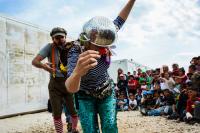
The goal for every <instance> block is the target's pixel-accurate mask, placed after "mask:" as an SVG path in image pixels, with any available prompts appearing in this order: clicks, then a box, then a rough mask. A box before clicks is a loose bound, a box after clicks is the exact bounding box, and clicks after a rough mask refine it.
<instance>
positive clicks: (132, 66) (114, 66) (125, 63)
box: [108, 59, 150, 83]
mask: <svg viewBox="0 0 200 133" xmlns="http://www.w3.org/2000/svg"><path fill="white" fill-rule="evenodd" d="M119 68H121V69H122V70H123V71H124V74H127V72H130V73H131V74H133V71H137V69H138V68H141V69H142V70H148V69H150V68H149V67H147V66H145V65H141V64H139V63H137V62H134V61H133V60H128V59H121V60H114V61H112V62H111V65H110V68H109V69H108V73H109V75H110V77H111V78H112V79H113V80H114V82H115V83H116V82H117V70H118V69H119Z"/></svg>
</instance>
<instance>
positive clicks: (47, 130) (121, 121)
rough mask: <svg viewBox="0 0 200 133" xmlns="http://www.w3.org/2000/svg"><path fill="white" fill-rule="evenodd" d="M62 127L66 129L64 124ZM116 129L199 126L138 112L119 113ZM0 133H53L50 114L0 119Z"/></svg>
mask: <svg viewBox="0 0 200 133" xmlns="http://www.w3.org/2000/svg"><path fill="white" fill-rule="evenodd" d="M63 120H64V116H63ZM64 126H65V127H64V128H66V124H65V123H64ZM118 127H119V133H200V124H194V125H188V124H185V123H176V122H175V121H170V120H167V119H166V118H163V117H145V116H142V115H141V114H140V113H139V112H138V111H133V112H119V113H118ZM79 128H80V124H79ZM80 129H81V128H80ZM0 133H54V128H53V122H52V119H51V114H50V113H48V112H42V113H37V114H29V115H23V116H17V117H12V118H7V119H0Z"/></svg>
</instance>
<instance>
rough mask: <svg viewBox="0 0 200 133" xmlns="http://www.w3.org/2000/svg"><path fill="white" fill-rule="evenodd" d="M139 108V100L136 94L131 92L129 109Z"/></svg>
mask: <svg viewBox="0 0 200 133" xmlns="http://www.w3.org/2000/svg"><path fill="white" fill-rule="evenodd" d="M136 108H137V101H136V99H135V95H134V94H132V93H129V110H136Z"/></svg>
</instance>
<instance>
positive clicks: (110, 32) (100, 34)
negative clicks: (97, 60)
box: [83, 16, 117, 47]
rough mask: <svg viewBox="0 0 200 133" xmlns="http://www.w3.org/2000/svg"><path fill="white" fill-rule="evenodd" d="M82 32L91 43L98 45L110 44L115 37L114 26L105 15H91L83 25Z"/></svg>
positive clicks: (105, 45)
mask: <svg viewBox="0 0 200 133" xmlns="http://www.w3.org/2000/svg"><path fill="white" fill-rule="evenodd" d="M83 33H85V35H86V39H88V40H89V41H90V42H91V43H92V44H94V45H97V46H100V47H108V46H111V45H112V43H113V42H114V41H115V40H116V38H117V31H116V27H115V25H114V23H113V21H111V20H110V19H108V18H106V17H101V16H97V17H93V18H92V19H90V20H89V21H88V22H86V23H85V24H84V26H83Z"/></svg>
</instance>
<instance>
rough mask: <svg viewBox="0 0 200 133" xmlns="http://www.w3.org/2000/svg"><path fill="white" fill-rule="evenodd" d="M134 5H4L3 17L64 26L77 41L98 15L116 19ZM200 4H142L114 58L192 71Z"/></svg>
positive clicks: (86, 1) (106, 1)
mask: <svg viewBox="0 0 200 133" xmlns="http://www.w3.org/2000/svg"><path fill="white" fill-rule="evenodd" d="M127 1H128V0H101V1H94V0H78V1H76V0H59V1H58V0H57V1H56V0H40V1H39V0H0V13H1V14H3V15H7V16H9V17H14V18H16V19H18V20H22V21H26V22H30V23H32V24H36V25H39V26H42V27H44V28H47V29H51V28H53V27H55V26H62V27H64V28H66V29H67V31H68V33H69V36H70V37H71V38H75V39H76V38H77V37H78V35H79V33H80V32H81V27H82V25H83V24H84V23H85V22H86V21H87V20H88V19H90V18H91V17H93V16H106V17H109V18H111V19H115V17H116V16H117V15H118V13H119V11H120V10H121V8H122V7H123V6H124V5H125V4H126V2H127ZM199 42H200V0H137V1H136V3H135V6H134V8H133V10H132V12H131V14H130V16H129V18H128V20H127V21H126V23H125V25H124V27H123V28H122V29H121V30H120V31H119V35H118V41H117V43H116V46H117V48H116V49H115V51H116V53H117V56H114V57H113V59H124V58H126V59H133V60H134V61H136V62H139V63H141V64H145V65H147V66H149V67H152V68H156V67H161V66H162V65H164V64H165V65H169V66H170V68H171V64H172V63H178V64H180V66H184V67H185V68H186V69H187V67H188V65H189V61H190V59H191V58H192V57H193V56H199V55H200V46H199Z"/></svg>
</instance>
